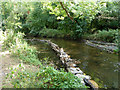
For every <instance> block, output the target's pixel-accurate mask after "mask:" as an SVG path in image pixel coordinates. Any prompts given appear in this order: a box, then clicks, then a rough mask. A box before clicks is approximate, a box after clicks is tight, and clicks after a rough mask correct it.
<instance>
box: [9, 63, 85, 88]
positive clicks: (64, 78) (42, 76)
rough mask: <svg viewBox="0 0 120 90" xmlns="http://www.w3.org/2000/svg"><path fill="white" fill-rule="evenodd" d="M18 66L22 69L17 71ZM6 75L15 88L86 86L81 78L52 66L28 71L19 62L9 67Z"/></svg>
mask: <svg viewBox="0 0 120 90" xmlns="http://www.w3.org/2000/svg"><path fill="white" fill-rule="evenodd" d="M19 68H21V69H22V70H20V71H18V70H17V69H19ZM17 71H18V72H17ZM16 72H17V74H16ZM8 76H9V77H11V78H12V85H13V86H14V87H15V88H84V89H85V88H87V87H86V86H85V85H83V84H82V83H81V79H80V78H78V77H76V76H74V75H73V74H72V73H67V72H64V71H57V70H55V69H54V68H53V67H43V68H40V70H39V71H35V72H30V71H27V70H25V68H24V65H21V64H20V65H19V66H18V67H17V68H14V69H11V73H10V74H9V75H8Z"/></svg>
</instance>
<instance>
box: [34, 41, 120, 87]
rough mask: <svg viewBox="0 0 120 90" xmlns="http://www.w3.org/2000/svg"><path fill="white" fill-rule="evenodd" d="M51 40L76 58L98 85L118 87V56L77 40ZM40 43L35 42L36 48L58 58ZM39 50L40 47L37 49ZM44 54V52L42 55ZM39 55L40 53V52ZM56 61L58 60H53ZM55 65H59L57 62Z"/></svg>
mask: <svg viewBox="0 0 120 90" xmlns="http://www.w3.org/2000/svg"><path fill="white" fill-rule="evenodd" d="M51 41H52V42H54V43H56V44H58V45H59V46H60V47H63V48H64V50H65V52H67V54H69V55H70V56H71V58H73V59H77V60H78V61H80V62H81V63H77V65H78V66H79V67H80V69H81V70H82V71H83V72H84V73H86V74H88V75H90V76H91V77H92V79H93V80H95V81H96V82H97V83H98V84H99V86H100V87H102V88H103V87H104V88H117V87H118V69H119V66H120V63H118V56H117V55H115V54H109V53H107V52H105V51H101V50H99V49H97V48H94V47H91V46H88V45H86V44H84V43H81V42H79V41H71V40H63V39H51ZM40 44H41V43H38V42H37V44H36V47H37V48H41V47H42V48H44V49H47V50H48V51H50V52H49V53H48V54H46V56H48V57H51V58H52V59H53V60H54V61H57V60H58V58H57V57H56V54H55V53H54V52H53V51H52V50H51V49H50V48H49V49H48V45H47V46H44V45H43V46H41V45H40ZM39 50H40V49H39ZM43 56H45V54H44V55H43ZM40 57H42V55H41V54H40ZM55 63H58V62H55ZM57 65H60V64H59V63H58V64H57Z"/></svg>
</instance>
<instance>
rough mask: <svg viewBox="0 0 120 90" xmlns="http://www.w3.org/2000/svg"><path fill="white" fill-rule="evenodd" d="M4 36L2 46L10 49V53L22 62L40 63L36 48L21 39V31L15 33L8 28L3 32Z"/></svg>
mask: <svg viewBox="0 0 120 90" xmlns="http://www.w3.org/2000/svg"><path fill="white" fill-rule="evenodd" d="M4 36H5V39H4V42H3V47H4V48H6V49H10V51H11V52H12V55H14V56H18V57H19V58H20V59H22V60H23V61H24V62H27V63H31V64H34V65H41V63H40V61H39V59H38V57H37V53H36V52H37V51H36V49H35V48H33V47H31V46H29V45H28V44H27V42H26V41H25V40H24V39H23V36H24V34H23V33H21V32H18V33H16V32H14V31H12V30H8V31H6V32H4Z"/></svg>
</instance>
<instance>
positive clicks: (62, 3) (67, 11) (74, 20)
mask: <svg viewBox="0 0 120 90" xmlns="http://www.w3.org/2000/svg"><path fill="white" fill-rule="evenodd" d="M59 2H60V5H61V6H62V8H63V9H64V10H65V12H66V14H67V16H68V17H69V18H70V19H71V20H72V21H74V22H75V23H76V21H75V20H74V18H73V17H71V16H70V14H69V13H68V11H67V9H66V8H65V7H64V5H63V3H62V2H61V1H60V0H59Z"/></svg>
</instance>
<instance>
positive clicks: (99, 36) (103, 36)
mask: <svg viewBox="0 0 120 90" xmlns="http://www.w3.org/2000/svg"><path fill="white" fill-rule="evenodd" d="M85 37H86V36H85ZM87 38H89V39H95V40H102V41H106V42H111V43H118V29H116V30H113V29H109V30H108V31H107V30H102V31H98V33H96V34H93V35H89V36H87Z"/></svg>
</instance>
